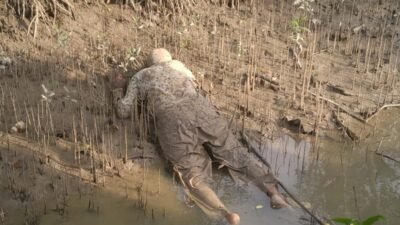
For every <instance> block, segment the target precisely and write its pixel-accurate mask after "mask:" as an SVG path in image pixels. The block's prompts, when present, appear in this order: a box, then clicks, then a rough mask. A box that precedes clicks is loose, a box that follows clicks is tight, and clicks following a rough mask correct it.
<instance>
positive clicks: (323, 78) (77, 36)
mask: <svg viewBox="0 0 400 225" xmlns="http://www.w3.org/2000/svg"><path fill="white" fill-rule="evenodd" d="M15 2H17V1H12V0H7V1H6V2H5V3H6V4H1V5H0V40H1V42H0V129H1V130H2V131H3V132H10V131H11V130H12V127H13V126H14V125H15V124H16V123H17V122H18V121H22V122H24V124H25V125H26V128H25V129H24V132H22V133H19V134H18V135H20V136H24V137H25V138H26V139H27V140H30V141H32V142H35V143H38V144H39V145H40V146H42V147H41V149H40V152H43V154H45V155H46V154H47V153H46V152H45V149H46V146H47V147H49V148H50V147H51V146H54V145H57V141H60V140H64V141H67V142H69V143H72V144H73V146H74V147H73V148H72V150H71V151H70V152H69V153H68V154H69V156H68V157H74V160H72V161H71V163H72V164H73V165H74V166H75V167H77V166H78V167H79V165H78V160H77V157H78V156H80V155H81V154H83V155H88V154H89V155H91V154H92V153H93V152H94V151H96V152H97V151H98V152H97V153H98V154H99V155H100V154H103V156H104V157H103V158H102V157H98V155H97V153H96V154H93V155H94V156H96V157H98V158H96V157H94V158H96V160H99V159H101V160H100V161H101V163H99V164H96V163H95V164H94V165H95V166H94V167H93V166H92V167H88V168H86V169H85V168H84V169H85V170H86V171H90V170H91V168H95V167H96V165H97V166H98V167H99V168H101V167H104V168H108V167H110V168H114V169H115V171H117V172H115V173H117V174H118V171H119V169H118V165H119V164H120V162H122V159H123V160H124V161H125V162H127V161H130V160H129V159H131V158H153V157H154V155H156V154H153V153H149V154H148V152H149V151H148V149H153V150H152V151H153V152H154V151H155V150H154V146H152V145H150V144H148V141H150V142H151V141H152V140H151V135H149V134H151V126H149V121H151V118H150V116H149V115H148V114H146V113H143V112H141V111H140V110H136V111H134V113H133V116H132V117H131V119H130V120H129V121H119V120H118V119H116V118H115V116H114V114H113V109H112V106H111V102H110V92H109V80H110V78H111V77H112V76H113V75H115V74H116V73H122V74H124V75H126V76H128V77H130V76H132V75H133V74H134V72H135V71H137V70H138V69H140V68H141V67H142V65H143V61H144V59H145V55H146V54H147V53H148V52H149V51H150V50H151V49H152V48H155V47H165V48H167V49H168V50H170V51H171V52H172V53H173V56H174V58H176V59H179V60H181V61H183V62H184V63H185V64H187V66H188V67H189V68H190V69H191V70H192V71H193V73H194V74H195V76H196V77H197V79H198V81H199V83H200V86H201V88H202V89H203V90H204V91H205V92H206V93H207V95H208V97H209V99H210V101H212V102H213V104H215V105H216V106H217V107H218V108H219V109H220V110H221V112H222V113H224V114H225V115H226V117H227V118H228V119H230V121H231V124H232V127H233V128H235V129H243V128H245V129H253V130H258V131H260V132H261V133H262V134H264V135H265V136H267V137H269V138H273V137H274V136H275V135H276V134H277V133H279V132H280V131H281V130H282V129H284V130H287V129H289V130H290V131H292V132H296V133H302V134H311V135H317V136H318V135H321V134H322V132H321V131H323V130H330V129H336V127H341V128H342V130H343V131H344V133H346V135H348V136H350V137H351V138H352V139H353V140H358V139H363V138H367V137H368V136H369V135H371V132H370V131H373V129H374V128H373V127H374V126H373V124H369V118H370V117H371V116H373V115H374V113H376V112H379V110H381V109H384V108H387V107H391V106H398V104H400V93H399V92H398V90H399V72H398V68H399V60H400V59H399V58H400V56H399V49H400V42H399V32H400V31H399V27H400V26H399V13H400V7H399V2H398V1H395V0H393V1H384V2H383V1H379V0H373V1H368V2H365V1H362V0H354V1H334V0H326V1H318V2H317V3H311V5H309V6H307V7H305V6H304V7H300V6H301V5H293V2H292V1H272V0H271V1H269V0H268V1H265V0H258V1H257V0H255V1H240V4H239V5H236V6H235V7H229V6H226V5H223V4H221V3H220V2H219V1H211V3H210V2H208V1H201V2H199V3H198V4H196V5H195V6H190V7H189V6H188V7H181V6H180V5H179V4H172V5H164V6H163V7H159V6H157V5H156V4H149V5H146V4H139V3H135V4H133V5H131V4H126V5H125V4H123V3H122V2H121V3H119V2H118V1H117V3H114V1H112V2H111V3H110V4H105V3H101V2H98V1H83V2H73V3H68V4H63V5H58V6H56V7H53V8H51V4H50V3H49V4H50V5H45V4H43V5H42V6H43V10H41V8H40V5H38V3H41V2H47V1H40V0H39V1H26V3H27V5H25V6H26V8H24V6H22V5H18V4H17V3H15ZM48 2H51V1H48ZM60 2H64V1H60ZM132 2H136V1H132ZM145 2H151V1H145ZM165 2H179V0H177V1H165ZM303 2H305V1H303ZM28 3H29V4H31V5H28ZM15 4H17V5H15ZM28 6H29V7H30V8H29V7H28ZM308 7H311V8H312V10H310V8H308ZM24 9H25V10H24ZM51 9H52V10H51ZM306 9H308V10H306ZM17 132H18V130H17ZM372 133H373V132H372ZM132 137H134V138H132ZM79 146H80V147H79ZM87 146H90V147H87ZM94 146H96V147H94ZM93 149H96V150H93ZM146 149H147V150H146ZM145 150H146V151H145ZM65 160H67V158H65V156H63V158H62V159H60V161H65ZM88 160H89V161H88V162H87V163H89V164H90V158H89V159H88ZM103 160H104V161H103ZM20 161H21V159H17V161H15V163H16V164H18V163H21V162H20ZM22 161H23V160H22ZM11 163H14V162H11ZM16 166H17V165H14V164H13V165H11V166H10V165H9V166H8V167H7V168H13V167H16ZM81 169H82V168H81ZM7 171H8V170H7ZM88 173H89V175H88V176H91V175H90V172H88ZM92 173H93V171H92ZM113 173H114V172H113ZM10 184H11V183H10ZM0 214H1V211H0Z"/></svg>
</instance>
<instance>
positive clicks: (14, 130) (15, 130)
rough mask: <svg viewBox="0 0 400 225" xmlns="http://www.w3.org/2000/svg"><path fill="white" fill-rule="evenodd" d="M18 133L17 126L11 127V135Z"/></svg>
mask: <svg viewBox="0 0 400 225" xmlns="http://www.w3.org/2000/svg"><path fill="white" fill-rule="evenodd" d="M17 132H18V129H17V128H16V127H15V126H14V127H11V130H10V133H12V134H14V133H17Z"/></svg>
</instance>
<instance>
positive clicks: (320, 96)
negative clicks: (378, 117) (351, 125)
mask: <svg viewBox="0 0 400 225" xmlns="http://www.w3.org/2000/svg"><path fill="white" fill-rule="evenodd" d="M308 93H310V94H311V95H313V96H315V97H319V98H320V99H322V100H325V101H327V102H329V103H331V104H332V105H335V106H336V107H337V108H338V109H339V110H341V111H343V112H345V113H346V114H348V115H349V116H351V117H353V118H354V119H356V120H358V121H360V122H362V123H365V124H368V122H367V121H366V120H364V119H363V118H361V116H359V115H357V114H356V113H354V112H351V111H350V110H349V109H346V108H344V107H343V106H341V105H340V104H339V103H337V102H335V101H333V100H331V99H329V98H326V97H324V96H322V95H319V96H318V95H317V94H315V93H313V92H311V91H308Z"/></svg>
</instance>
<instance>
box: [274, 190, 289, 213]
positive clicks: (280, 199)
mask: <svg viewBox="0 0 400 225" xmlns="http://www.w3.org/2000/svg"><path fill="white" fill-rule="evenodd" d="M286 207H290V205H289V203H288V202H287V201H286V200H285V197H284V196H283V195H282V194H280V193H279V194H274V195H272V196H271V208H273V209H280V208H286Z"/></svg>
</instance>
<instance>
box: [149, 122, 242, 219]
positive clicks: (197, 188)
mask: <svg viewBox="0 0 400 225" xmlns="http://www.w3.org/2000/svg"><path fill="white" fill-rule="evenodd" d="M161 122H163V121H161ZM169 123H172V122H169ZM165 124H167V121H165V122H163V124H162V125H165ZM176 124H178V125H177V126H178V128H177V129H176V130H174V129H159V130H158V135H157V136H158V139H159V141H160V144H161V148H162V149H163V152H164V155H165V157H166V158H167V159H168V160H169V161H170V162H171V163H172V164H173V167H174V171H175V172H176V173H177V174H178V176H179V178H180V180H181V182H182V185H183V186H184V189H185V192H186V193H187V194H188V196H189V197H190V198H191V199H192V200H194V202H195V203H196V204H197V205H198V206H199V207H200V208H201V209H202V210H203V211H204V212H205V213H206V214H207V215H208V216H210V217H212V218H215V219H221V218H225V219H227V220H228V222H229V223H230V224H233V225H236V224H239V221H240V217H239V215H237V214H235V213H232V212H230V211H229V210H228V209H227V208H226V207H225V205H224V204H223V203H222V202H221V200H220V199H219V198H218V196H217V195H216V194H215V192H214V191H213V190H212V188H211V187H210V185H209V180H210V179H211V176H212V167H211V159H210V156H209V155H208V154H207V152H206V151H205V149H204V147H203V145H202V144H201V143H199V142H198V140H197V133H196V130H195V129H194V130H193V129H190V127H187V126H185V125H184V124H182V123H180V122H176V123H173V124H169V125H170V126H162V128H164V127H168V128H171V127H174V126H175V125H176Z"/></svg>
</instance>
